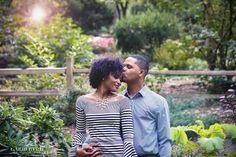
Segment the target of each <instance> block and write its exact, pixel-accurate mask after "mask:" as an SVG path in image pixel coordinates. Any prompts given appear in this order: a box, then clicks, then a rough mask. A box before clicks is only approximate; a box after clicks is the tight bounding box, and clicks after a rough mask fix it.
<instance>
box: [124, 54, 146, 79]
mask: <svg viewBox="0 0 236 157" xmlns="http://www.w3.org/2000/svg"><path fill="white" fill-rule="evenodd" d="M136 61H137V60H136V59H135V58H132V57H128V58H127V59H126V60H125V61H124V68H123V77H122V81H124V82H126V83H129V82H136V81H137V80H139V79H141V78H142V77H143V70H142V69H141V68H140V67H139V66H138V65H137V64H136Z"/></svg>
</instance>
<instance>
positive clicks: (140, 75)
mask: <svg viewBox="0 0 236 157" xmlns="http://www.w3.org/2000/svg"><path fill="white" fill-rule="evenodd" d="M144 75H145V70H143V69H140V72H139V77H143V76H144Z"/></svg>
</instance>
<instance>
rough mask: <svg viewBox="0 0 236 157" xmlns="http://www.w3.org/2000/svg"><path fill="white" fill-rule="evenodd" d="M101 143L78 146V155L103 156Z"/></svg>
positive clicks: (84, 156)
mask: <svg viewBox="0 0 236 157" xmlns="http://www.w3.org/2000/svg"><path fill="white" fill-rule="evenodd" d="M98 145H99V144H94V143H92V144H88V145H86V146H85V147H77V149H76V155H78V156H79V157H101V156H102V152H101V149H99V148H98Z"/></svg>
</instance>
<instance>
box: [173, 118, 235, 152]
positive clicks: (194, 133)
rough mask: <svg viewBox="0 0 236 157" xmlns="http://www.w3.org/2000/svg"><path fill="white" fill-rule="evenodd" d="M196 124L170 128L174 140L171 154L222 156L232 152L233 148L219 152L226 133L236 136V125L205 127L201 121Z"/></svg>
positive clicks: (222, 146) (231, 136)
mask: <svg viewBox="0 0 236 157" xmlns="http://www.w3.org/2000/svg"><path fill="white" fill-rule="evenodd" d="M196 123H197V124H196V125H192V126H182V127H180V126H178V127H172V128H171V138H172V140H173V141H174V146H173V149H172V154H174V155H175V156H222V155H224V156H225V155H230V154H232V153H234V151H233V150H231V151H228V152H226V153H227V154H223V153H221V152H222V150H223V149H224V142H225V138H226V134H225V132H226V133H227V134H229V135H230V138H231V139H232V138H233V137H234V136H236V132H235V130H236V126H235V125H229V124H217V123H215V124H213V125H210V126H209V128H208V129H205V126H204V123H203V122H202V121H199V120H198V121H196Z"/></svg>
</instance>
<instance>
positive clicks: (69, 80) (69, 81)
mask: <svg viewBox="0 0 236 157" xmlns="http://www.w3.org/2000/svg"><path fill="white" fill-rule="evenodd" d="M73 64H74V63H73V58H71V57H67V58H66V85H67V89H71V88H72V87H73V83H74V79H73V70H74V67H73V66H74V65H73Z"/></svg>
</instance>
